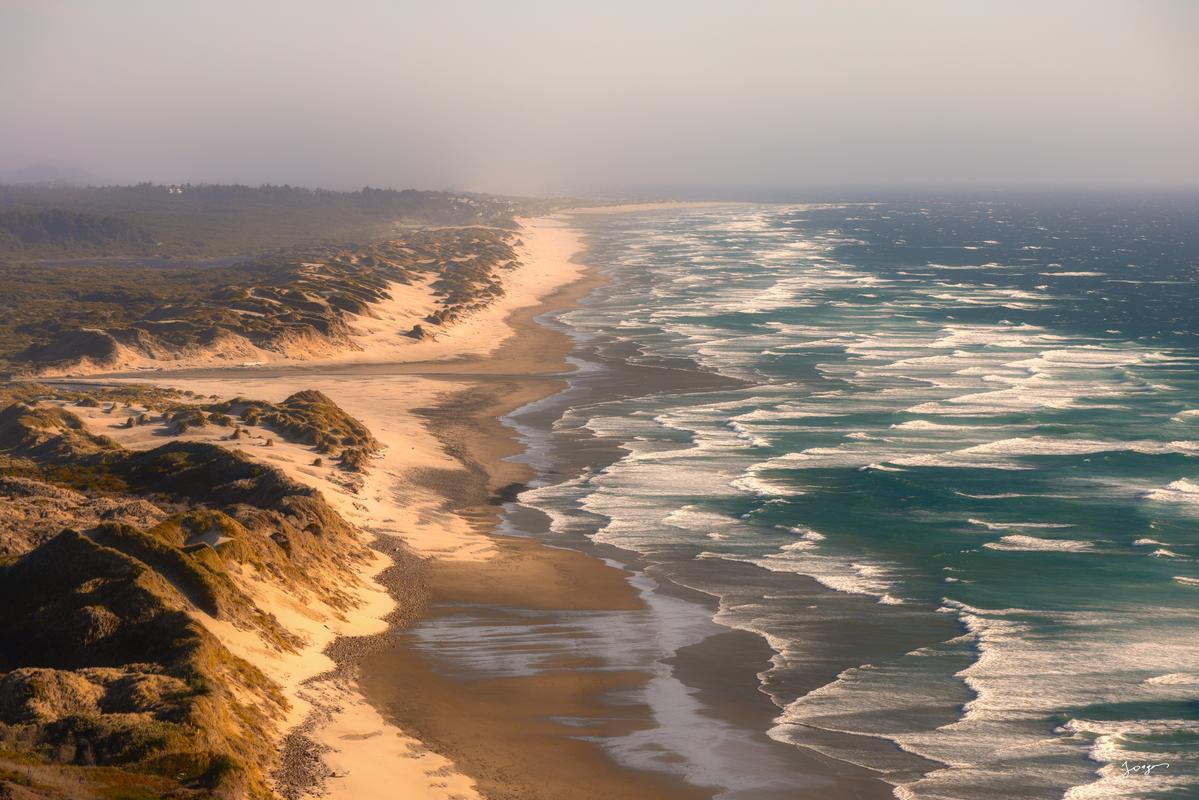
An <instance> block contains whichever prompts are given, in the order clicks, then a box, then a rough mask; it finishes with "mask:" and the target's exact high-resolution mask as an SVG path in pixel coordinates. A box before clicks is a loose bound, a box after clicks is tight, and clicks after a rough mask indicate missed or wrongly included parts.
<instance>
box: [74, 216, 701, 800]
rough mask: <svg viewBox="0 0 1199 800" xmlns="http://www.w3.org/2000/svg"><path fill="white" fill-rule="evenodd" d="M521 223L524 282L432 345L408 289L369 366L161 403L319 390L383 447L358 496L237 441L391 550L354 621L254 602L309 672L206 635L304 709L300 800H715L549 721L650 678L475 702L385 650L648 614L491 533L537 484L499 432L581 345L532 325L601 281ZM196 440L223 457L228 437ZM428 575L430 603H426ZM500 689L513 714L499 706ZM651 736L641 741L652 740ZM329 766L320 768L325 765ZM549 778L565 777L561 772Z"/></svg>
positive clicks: (337, 360)
mask: <svg viewBox="0 0 1199 800" xmlns="http://www.w3.org/2000/svg"><path fill="white" fill-rule="evenodd" d="M620 210H623V209H616V208H605V209H601V210H600V211H601V213H616V212H618V211H620ZM629 210H633V209H629ZM522 223H523V229H522V232H521V235H522V238H523V257H522V264H521V266H520V267H519V268H518V269H517V270H514V271H513V272H512V273H510V274H509V275H508V276H506V279H505V290H506V291H505V294H504V296H503V297H502V298H501V299H500V300H499V301H498V302H496V303H494V304H493V305H492V306H490V307H488V308H486V309H484V310H482V311H481V312H478V313H476V314H474V315H472V316H471V317H469V318H467V319H465V320H463V321H460V322H459V323H457V324H455V325H454V326H452V327H450V328H448V329H447V330H445V331H443V332H441V333H439V334H438V335H437V336H436V337H435V338H430V339H426V340H423V341H415V340H413V339H411V338H409V337H406V336H404V335H403V334H404V332H405V331H406V330H407V329H408V328H409V327H410V326H411V319H412V318H413V315H415V314H418V313H421V312H422V310H423V307H424V306H423V302H424V300H425V298H424V297H422V296H421V295H420V293H419V292H418V291H414V290H413V287H397V291H396V292H394V296H393V298H392V300H391V301H389V302H386V303H383V304H380V306H379V307H378V308H375V309H373V316H372V317H370V318H364V319H363V321H362V323H361V327H360V331H359V333H360V335H359V337H358V340H357V345H358V347H357V348H356V349H354V350H352V351H348V352H343V353H340V354H336V355H331V356H322V357H320V358H314V359H311V360H308V361H304V362H298V363H297V362H294V361H293V362H291V363H289V364H281V365H278V366H276V364H274V363H267V364H263V365H255V366H253V367H237V366H234V367H228V366H222V365H219V364H216V363H214V362H213V361H212V360H209V359H201V360H197V361H188V362H184V363H180V364H178V366H179V367H180V368H181V370H179V371H175V370H172V372H169V373H158V374H155V375H154V376H153V378H154V382H155V383H156V384H158V385H163V386H169V387H173V388H178V389H183V390H189V391H193V392H197V393H200V394H204V395H215V396H217V397H220V398H232V397H236V396H239V395H240V396H245V397H253V398H257V399H263V400H268V401H279V400H282V399H283V398H285V397H286V396H288V395H290V394H292V393H294V392H296V391H300V390H303V389H317V390H319V391H322V392H324V393H326V394H328V395H329V396H330V397H332V398H334V400H335V401H336V402H337V403H338V404H339V405H341V406H342V407H343V408H344V409H345V410H346V411H347V412H348V413H350V414H351V415H353V416H355V417H357V418H358V419H360V420H362V421H363V422H364V423H365V424H366V425H367V426H368V427H369V428H370V429H371V431H372V432H373V433H374V434H375V436H376V437H377V438H378V439H379V440H380V441H381V442H382V443H383V444H384V450H383V452H382V454H381V455H380V456H379V457H377V458H376V459H375V460H374V462H373V463H372V464H371V466H370V469H369V471H368V473H367V474H366V475H365V476H364V478H362V479H360V480H357V481H350V480H347V479H346V478H345V476H344V474H342V473H341V471H340V470H338V469H336V468H334V467H332V466H314V465H313V452H312V451H311V450H310V448H307V447H304V446H302V445H297V444H294V443H288V442H280V441H271V446H269V447H268V446H266V442H267V440H268V439H272V438H273V437H272V436H271V435H270V432H269V431H267V430H265V429H264V430H254V429H252V428H251V429H249V430H248V431H247V433H248V436H247V437H246V438H244V439H241V440H238V441H235V442H228V441H223V440H222V441H221V443H222V444H223V445H224V446H231V447H234V448H236V449H238V450H240V451H242V452H244V453H246V454H247V455H250V456H251V457H252V458H256V459H260V460H263V461H264V462H266V463H270V464H272V465H274V466H277V467H280V468H282V469H283V470H284V471H285V472H286V473H287V474H288V475H290V476H291V477H293V478H296V479H298V480H300V481H302V482H305V483H307V484H309V485H312V486H315V487H316V488H318V489H320V490H321V491H322V493H323V494H324V495H325V496H326V498H327V499H328V500H329V501H330V502H331V503H332V504H333V505H334V507H335V508H336V509H337V510H338V511H339V513H341V514H342V515H343V516H344V517H345V518H346V519H348V520H349V521H351V522H353V523H354V524H355V525H356V526H357V527H358V528H359V529H360V530H362V531H363V532H364V533H365V534H367V535H369V536H373V537H374V546H375V552H376V555H375V556H374V557H372V558H371V559H369V560H368V561H366V562H364V563H363V564H362V565H361V568H360V570H359V574H358V581H357V586H356V587H354V589H353V592H354V593H355V595H356V597H357V598H358V605H357V607H356V608H355V609H353V610H352V611H350V612H348V613H343V612H339V611H338V610H336V609H331V608H322V607H320V606H319V604H312V603H309V602H307V601H305V600H304V599H298V598H291V597H287V596H283V595H282V593H279V592H277V591H275V590H272V589H270V588H269V587H267V586H266V585H265V584H259V585H258V586H257V589H258V592H257V597H258V602H259V603H260V605H261V606H262V607H263V608H265V609H268V610H269V611H271V612H272V613H274V614H275V615H276V617H278V618H279V619H280V621H281V622H282V623H283V624H284V625H285V627H287V628H288V629H289V630H291V631H292V632H294V633H296V634H298V635H299V636H300V637H301V638H302V639H303V640H304V641H305V642H306V644H305V646H304V647H303V648H302V649H301V650H300V651H299V652H297V653H283V652H279V651H277V650H276V649H274V648H271V647H269V646H267V645H265V644H264V643H263V642H261V641H260V640H258V638H257V637H256V636H255V635H253V634H250V633H247V632H244V631H239V630H236V629H234V628H233V627H232V626H229V625H227V624H224V623H222V622H220V621H218V620H215V619H211V618H207V619H201V621H202V622H203V623H204V624H205V625H206V627H208V628H209V629H210V630H211V631H213V632H214V633H216V634H217V635H218V636H219V637H220V638H221V640H222V641H223V642H225V643H226V644H227V645H228V646H230V648H231V649H232V650H233V651H234V652H235V653H237V654H238V655H241V656H243V657H245V658H247V659H249V660H251V661H253V662H254V663H256V664H258V665H259V666H260V667H262V668H263V670H264V671H265V672H266V673H267V674H268V675H269V676H270V677H271V678H272V679H273V680H275V681H276V682H277V683H278V684H279V685H280V686H281V687H282V688H283V690H284V694H285V696H286V697H287V698H288V700H289V701H290V702H291V706H292V711H291V713H290V715H289V718H288V719H287V721H286V722H285V724H284V725H282V726H281V730H282V732H283V734H284V742H285V744H284V756H285V761H288V760H293V761H294V760H298V761H300V762H308V763H306V764H305V765H304V766H302V767H297V766H295V765H292V766H291V767H288V766H287V765H286V764H285V771H286V775H287V778H286V780H284V781H282V782H281V783H280V787H279V788H280V791H281V793H282V794H284V796H287V797H305V796H312V797H318V796H319V797H326V798H346V799H347V800H350V799H351V798H353V799H354V800H360V799H362V798H394V797H413V798H417V797H420V798H447V800H448V798H464V797H477V796H480V792H481V793H482V795H483V796H487V797H547V798H548V797H563V798H565V797H592V796H599V794H600V793H601V792H602V793H603V794H611V793H613V792H615V793H616V794H618V795H619V796H638V797H641V796H653V797H663V798H669V797H702V796H707V794H706V793H705V792H703V791H700V790H697V789H695V788H694V787H690V786H688V785H686V784H684V783H683V782H682V781H681V780H678V779H675V778H671V777H667V776H661V775H655V774H646V773H639V772H636V771H633V770H624V769H621V768H619V767H618V766H616V765H615V764H614V763H613V762H612V761H611V759H609V758H608V757H607V756H606V755H604V754H603V753H602V752H601V751H600V750H599V749H598V748H596V747H595V746H593V745H590V744H587V743H584V742H580V741H577V740H574V739H573V738H571V737H570V733H571V731H570V730H568V729H566V728H564V727H563V726H560V725H555V724H553V723H550V722H548V721H547V719H546V718H547V717H551V716H554V715H562V714H566V713H569V714H571V715H576V716H578V715H584V716H585V715H587V714H589V713H590V714H595V715H603V714H605V713H606V708H605V706H604V704H603V703H602V702H601V701H600V696H601V695H603V694H604V693H606V692H609V691H612V690H615V689H620V688H631V687H634V686H636V685H637V684H638V683H639V682H643V681H644V680H645V679H646V676H645V675H639V674H615V673H610V672H609V673H601V672H581V671H573V672H567V671H564V672H562V673H558V674H554V675H551V676H544V677H538V678H535V679H531V680H527V681H520V682H519V684H518V685H510V686H507V687H496V686H489V685H472V686H464V685H461V684H456V683H455V682H452V681H448V680H447V679H446V678H445V677H444V676H441V675H439V674H438V673H437V672H436V670H435V669H433V667H432V666H431V665H429V664H428V663H425V662H424V661H423V660H422V659H421V658H420V657H419V655H417V654H415V653H414V652H412V651H411V650H409V649H406V648H404V647H402V646H398V647H397V646H396V643H395V641H394V638H393V637H391V636H390V634H388V633H387V632H388V631H389V630H393V629H395V627H397V626H398V627H401V628H402V627H403V626H404V625H406V624H407V623H409V622H410V621H411V620H412V619H413V618H414V617H415V616H417V615H419V614H420V613H422V612H423V611H424V609H425V607H426V604H427V603H453V602H460V603H472V602H486V603H489V604H493V605H497V606H510V607H522V608H528V609H579V608H587V609H613V610H620V609H631V608H636V607H637V606H638V605H639V603H640V600H639V599H638V597H637V595H636V593H635V592H634V591H633V590H632V589H631V587H630V586H629V585H628V583H627V582H626V580H625V578H626V573H625V572H623V571H622V570H618V569H615V568H612V567H609V566H607V565H606V564H604V563H603V562H602V561H599V560H597V559H595V558H592V557H590V556H587V555H584V554H582V553H578V552H574V551H571V550H563V549H557V548H549V547H545V546H543V545H540V544H538V543H536V542H534V541H533V540H530V539H524V538H514V537H509V536H498V535H495V534H494V533H493V532H492V530H493V527H494V524H495V521H496V518H497V515H498V512H499V510H500V503H501V502H502V499H501V498H502V497H503V496H504V493H505V492H510V491H513V490H514V488H515V487H519V486H522V485H523V484H524V482H525V481H527V480H528V478H529V477H530V474H529V471H528V469H527V468H526V467H525V466H523V465H520V464H514V463H512V462H509V461H506V460H505V459H506V458H507V457H509V456H512V455H514V454H516V453H518V452H519V450H520V446H519V444H518V443H517V442H516V441H515V440H514V438H513V436H512V432H511V430H510V429H508V428H506V427H505V426H503V425H502V424H501V423H500V422H499V419H498V418H499V417H500V416H501V415H503V414H505V413H508V412H510V411H512V410H513V409H516V408H519V407H521V406H524V405H526V404H528V403H530V402H533V401H535V400H538V399H540V398H543V397H546V396H548V395H551V394H553V393H555V392H557V391H558V390H559V389H560V388H561V387H562V385H563V382H562V381H561V380H560V379H556V378H555V377H553V376H554V375H556V374H558V373H562V372H563V371H565V370H568V369H569V368H568V365H567V364H566V362H565V361H564V356H565V354H566V353H567V352H568V351H569V349H570V342H569V341H568V340H567V338H566V337H565V336H563V335H561V334H557V333H554V332H551V331H549V330H547V329H545V328H543V327H541V326H540V325H538V324H536V322H535V321H534V318H535V317H536V316H537V315H539V314H541V313H544V312H546V311H549V310H552V309H556V308H562V307H565V306H567V305H569V304H570V303H572V302H574V301H575V300H576V299H577V298H579V297H580V296H582V295H584V294H586V293H587V292H589V291H591V290H592V289H593V288H594V287H595V286H596V285H598V284H599V283H600V282H601V279H600V278H598V277H596V276H594V275H591V274H587V273H586V271H585V269H584V267H583V266H582V265H581V264H580V263H579V262H577V261H576V260H574V256H576V255H577V254H578V253H579V252H580V251H581V250H582V248H583V245H582V242H581V241H580V236H579V233H578V232H577V231H576V230H575V229H573V228H571V227H569V225H568V223H567V221H566V220H565V219H563V218H562V217H547V218H539V219H533V220H522ZM183 370H186V371H183ZM145 377H149V376H143V375H138V376H136V378H135V377H134V376H131V375H128V374H125V375H115V376H104V378H105V380H106V381H107V380H116V381H123V380H128V381H133V380H136V379H138V378H140V379H142V380H143V381H144V378H145ZM84 417H85V420H86V421H87V422H88V424H89V427H93V428H94V429H95V430H96V431H97V432H102V433H105V434H108V435H112V436H113V437H114V438H116V439H117V440H118V441H120V442H121V443H122V444H123V445H125V446H127V447H131V448H149V447H153V446H156V445H157V444H160V443H161V441H162V438H161V437H162V436H164V435H166V431H164V430H156V429H155V426H142V427H139V428H135V429H131V430H125V429H120V428H118V427H117V426H116V425H115V424H114V423H113V422H112V420H111V419H109V418H105V417H103V415H102V414H100V413H99V412H98V411H96V410H91V409H88V410H85V411H84ZM181 438H186V439H196V440H201V441H204V440H213V441H215V440H218V439H223V437H221V435H220V432H219V431H212V430H211V429H209V430H205V429H199V430H195V431H189V432H188V433H187V434H185V435H184V436H183V437H181ZM394 542H402V543H403V545H405V546H406V548H407V551H408V552H411V553H414V554H415V555H416V556H417V557H418V559H419V565H418V567H417V569H416V570H414V569H413V565H412V564H410V563H405V557H400V558H399V559H398V561H397V560H396V559H395V558H394V555H395V553H396V552H398V551H397V548H396V547H395V544H393V543H394ZM416 572H419V573H420V576H419V584H420V587H419V588H418V589H414V587H413V585H412V584H413V576H414V574H415V573H416ZM367 653H374V654H376V655H378V656H379V657H380V658H385V659H386V660H387V664H386V671H382V670H372V669H371V668H370V667H371V666H372V665H370V664H367V665H360V664H359V662H360V661H361V660H362V658H363V656H364V655H365V654H367ZM367 657H368V658H369V657H370V656H367ZM396 670H399V671H400V674H402V675H403V676H404V678H403V679H402V680H401V681H400V683H399V686H401V687H404V692H403V693H402V694H403V696H404V697H405V698H407V700H408V701H409V702H408V703H407V704H406V705H404V704H401V706H396V705H395V704H394V703H390V702H389V700H390V699H392V695H393V692H391V691H390V689H393V688H395V686H396V684H395V676H396V674H397V673H396ZM418 686H419V689H417V687H418ZM500 688H502V689H503V698H502V699H501V698H497V696H496V694H495V693H496V691H497V690H499V689H500ZM409 690H412V691H409ZM368 696H369V697H372V699H375V700H376V702H375V703H374V704H372V703H371V702H368V701H367V699H366V698H367V697H368ZM381 698H388V699H382V700H381ZM520 698H523V700H521V699H520ZM514 701H515V702H514ZM380 706H386V707H384V708H382V709H381V708H380ZM515 709H520V710H519V712H518V713H513V711H514V710H515ZM642 717H643V718H642V719H640V720H636V719H630V720H629V721H628V722H627V723H626V724H627V725H630V726H637V725H646V724H649V722H648V720H646V719H644V714H642ZM613 732H615V731H613ZM289 751H290V752H289ZM314 757H315V758H318V759H319V765H315V764H312V763H311V762H312V761H313V758H314ZM547 759H549V761H547ZM550 761H552V763H553V765H554V768H553V769H552V770H547V769H546V765H547V763H550ZM297 776H298V780H296V777H297Z"/></svg>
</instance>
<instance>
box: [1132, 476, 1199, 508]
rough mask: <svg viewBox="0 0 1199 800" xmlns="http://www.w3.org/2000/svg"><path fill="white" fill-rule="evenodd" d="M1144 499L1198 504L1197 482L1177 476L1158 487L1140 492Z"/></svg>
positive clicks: (1198, 490)
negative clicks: (1176, 478)
mask: <svg viewBox="0 0 1199 800" xmlns="http://www.w3.org/2000/svg"><path fill="white" fill-rule="evenodd" d="M1142 497H1144V498H1145V499H1146V500H1158V501H1161V502H1164V503H1186V504H1188V505H1199V483H1195V482H1193V481H1190V480H1187V479H1186V478H1179V479H1178V480H1176V481H1173V482H1171V483H1167V484H1166V485H1165V486H1162V487H1161V488H1159V489H1151V490H1149V491H1147V492H1145V493H1144V494H1142Z"/></svg>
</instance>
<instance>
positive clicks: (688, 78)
mask: <svg viewBox="0 0 1199 800" xmlns="http://www.w3.org/2000/svg"><path fill="white" fill-rule="evenodd" d="M1197 143H1199V0H1196V2H1190V1H1189V0H1180V1H1179V2H1164V1H1163V2H1159V1H1157V0H1129V1H1128V2H1106V1H1104V0H1078V2H1054V1H1053V0H1036V1H1035V2H1031V1H1030V2H1021V1H1020V0H993V2H971V1H970V0H957V1H956V2H949V1H946V2H940V1H938V0H927V1H917V0H911V1H910V2H899V0H880V1H878V2H866V1H865V0H863V1H862V2H854V1H853V0H848V1H846V0H836V1H834V0H829V1H828V2H803V0H790V1H789V2H772V1H771V0H756V1H755V0H740V1H739V2H732V1H731V0H730V1H729V2H705V1H704V0H681V1H680V2H670V1H668V0H638V1H637V2H624V0H593V1H592V0H589V1H588V2H584V1H583V0H557V1H556V2H534V1H532V0H527V1H526V0H494V1H493V2H462V1H459V0H439V1H438V2H402V1H401V0H336V1H335V0H321V2H311V1H309V0H281V1H280V2H268V1H266V0H233V1H231V2H226V0H195V1H193V0H146V1H145V2H139V1H136V0H104V2H99V1H98V0H80V1H79V2H65V1H64V2H59V1H58V0H0V169H13V168H19V167H23V166H27V165H30V164H52V165H56V166H62V167H75V168H81V169H85V170H87V171H89V172H91V173H93V174H95V175H97V176H100V177H102V178H105V179H109V180H119V181H135V180H155V181H240V182H247V183H259V182H276V183H283V182H290V183H298V184H306V185H323V186H330V187H337V188H351V187H353V188H356V187H358V186H361V185H363V184H370V185H375V186H394V187H403V186H417V187H422V188H443V187H457V188H466V189H481V190H495V191H514V192H554V191H581V190H591V191H618V190H634V191H635V190H638V189H660V188H664V187H665V188H677V189H686V188H688V187H691V188H697V187H698V188H700V189H710V190H711V191H714V192H715V191H721V190H727V189H731V188H733V187H745V186H754V187H776V188H778V187H786V188H796V189H801V190H802V189H803V188H804V187H812V186H828V185H848V186H878V187H888V186H906V185H965V186H994V185H1013V184H1014V185H1046V184H1049V185H1062V184H1068V185H1078V184H1113V183H1114V184H1129V183H1131V184H1173V185H1178V184H1186V185H1192V186H1193V185H1197V184H1199V144H1197Z"/></svg>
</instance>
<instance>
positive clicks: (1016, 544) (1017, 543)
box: [983, 534, 1095, 553]
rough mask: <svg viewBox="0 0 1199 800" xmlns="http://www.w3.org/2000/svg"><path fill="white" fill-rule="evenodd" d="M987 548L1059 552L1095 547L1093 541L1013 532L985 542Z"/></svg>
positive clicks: (1087, 550) (1088, 549) (1083, 551)
mask: <svg viewBox="0 0 1199 800" xmlns="http://www.w3.org/2000/svg"><path fill="white" fill-rule="evenodd" d="M983 547H985V548H987V549H988V550H1009V551H1029V552H1032V551H1043V552H1060V553H1088V552H1092V551H1094V549H1095V545H1094V543H1093V542H1087V541H1082V540H1078V539H1038V538H1037V537H1036V536H1025V535H1023V534H1013V535H1011V536H1003V537H1001V538H1000V539H999V541H997V542H987V543H986V544H984V545H983Z"/></svg>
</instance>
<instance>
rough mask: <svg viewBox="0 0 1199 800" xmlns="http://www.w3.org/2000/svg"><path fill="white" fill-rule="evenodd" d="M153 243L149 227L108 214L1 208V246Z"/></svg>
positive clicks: (141, 245) (136, 246)
mask: <svg viewBox="0 0 1199 800" xmlns="http://www.w3.org/2000/svg"><path fill="white" fill-rule="evenodd" d="M153 244H154V237H153V236H152V235H150V233H149V231H147V230H145V229H144V228H141V227H140V226H137V225H132V224H130V223H128V222H126V221H125V220H123V219H119V218H117V217H112V216H108V215H105V214H89V213H87V212H83V211H67V210H64V209H61V208H48V209H44V210H35V211H24V210H19V211H0V247H4V248H6V249H7V248H10V247H20V248H25V247H31V246H32V247H39V246H51V247H64V248H72V249H74V248H80V247H83V248H105V247H110V246H113V245H119V246H122V247H133V248H134V249H145V248H148V247H150V246H152V245H153Z"/></svg>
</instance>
